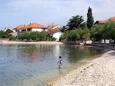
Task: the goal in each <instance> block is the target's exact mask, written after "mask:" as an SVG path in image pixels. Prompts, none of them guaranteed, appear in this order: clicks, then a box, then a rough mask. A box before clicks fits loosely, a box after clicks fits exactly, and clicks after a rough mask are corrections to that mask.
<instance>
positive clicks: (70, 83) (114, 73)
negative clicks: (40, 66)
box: [46, 50, 115, 86]
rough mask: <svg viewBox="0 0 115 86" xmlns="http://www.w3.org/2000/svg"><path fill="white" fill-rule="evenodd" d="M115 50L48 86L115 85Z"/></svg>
mask: <svg viewBox="0 0 115 86" xmlns="http://www.w3.org/2000/svg"><path fill="white" fill-rule="evenodd" d="M114 55H115V52H114V51H113V50H111V51H108V52H106V53H104V54H103V55H102V56H100V57H99V58H96V59H94V60H92V61H91V62H90V63H88V64H86V65H84V66H81V67H79V68H77V69H75V70H73V71H71V72H69V73H68V74H66V75H65V76H61V77H59V78H58V79H57V80H54V81H51V82H49V83H48V84H47V85H46V86H114V85H115V82H114V80H115V67H114V65H115V57H114Z"/></svg>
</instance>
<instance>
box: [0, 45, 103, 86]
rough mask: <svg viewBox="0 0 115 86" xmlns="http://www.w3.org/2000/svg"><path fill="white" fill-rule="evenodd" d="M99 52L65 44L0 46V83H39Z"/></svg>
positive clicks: (22, 85) (21, 85) (17, 85)
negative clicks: (60, 61)
mask: <svg viewBox="0 0 115 86" xmlns="http://www.w3.org/2000/svg"><path fill="white" fill-rule="evenodd" d="M100 54H102V51H100V50H97V49H94V48H84V47H75V46H65V45H0V86H43V85H44V84H46V83H47V82H48V81H50V80H53V79H54V78H56V77H58V76H59V73H60V72H59V69H58V64H57V62H58V57H59V56H60V55H61V56H62V59H63V73H66V72H67V71H69V70H71V69H72V68H74V67H75V66H77V65H81V64H84V63H86V62H87V61H89V60H90V59H93V58H94V57H95V56H96V55H100Z"/></svg>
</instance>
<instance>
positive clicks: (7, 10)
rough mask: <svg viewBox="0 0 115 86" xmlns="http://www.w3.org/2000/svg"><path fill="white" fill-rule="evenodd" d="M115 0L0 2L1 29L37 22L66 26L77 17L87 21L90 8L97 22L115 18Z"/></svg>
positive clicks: (27, 0) (21, 0)
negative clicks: (72, 18) (73, 17)
mask: <svg viewBox="0 0 115 86" xmlns="http://www.w3.org/2000/svg"><path fill="white" fill-rule="evenodd" d="M114 4H115V0H0V28H4V27H16V26H17V25H21V24H29V23H30V22H36V23H39V24H43V25H50V24H55V25H60V26H63V25H66V24H67V22H68V20H69V19H70V18H71V17H72V16H75V15H81V16H83V17H84V19H85V20H86V18H87V10H88V7H89V6H90V7H91V8H92V10H93V16H94V19H95V21H96V20H103V19H107V18H110V17H113V16H115V10H114V9H115V5H114Z"/></svg>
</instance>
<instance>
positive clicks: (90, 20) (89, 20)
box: [87, 7, 94, 28]
mask: <svg viewBox="0 0 115 86" xmlns="http://www.w3.org/2000/svg"><path fill="white" fill-rule="evenodd" d="M93 24H94V19H93V15H92V9H91V8H90V7H89V8H88V13H87V27H88V28H91V27H92V26H93Z"/></svg>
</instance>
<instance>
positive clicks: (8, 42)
mask: <svg viewBox="0 0 115 86" xmlns="http://www.w3.org/2000/svg"><path fill="white" fill-rule="evenodd" d="M0 44H4V45H7V44H27V45H31V44H44V45H45V44H47V45H54V44H59V45H62V44H63V43H62V42H56V41H39V42H22V41H7V40H2V41H0Z"/></svg>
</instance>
